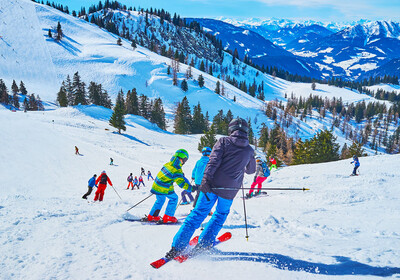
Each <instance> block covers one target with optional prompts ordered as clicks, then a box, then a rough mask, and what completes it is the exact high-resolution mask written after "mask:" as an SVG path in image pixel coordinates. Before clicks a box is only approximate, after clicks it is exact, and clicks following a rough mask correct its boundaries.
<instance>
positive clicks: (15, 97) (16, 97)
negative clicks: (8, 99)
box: [13, 93, 19, 109]
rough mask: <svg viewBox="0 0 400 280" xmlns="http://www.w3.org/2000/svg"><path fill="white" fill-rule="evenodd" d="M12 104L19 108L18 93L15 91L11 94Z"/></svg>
mask: <svg viewBox="0 0 400 280" xmlns="http://www.w3.org/2000/svg"><path fill="white" fill-rule="evenodd" d="M13 106H14V107H15V108H16V109H19V98H18V95H17V94H16V93H14V94H13Z"/></svg>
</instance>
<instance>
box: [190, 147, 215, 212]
mask: <svg viewBox="0 0 400 280" xmlns="http://www.w3.org/2000/svg"><path fill="white" fill-rule="evenodd" d="M201 154H202V155H203V156H202V157H201V158H200V159H199V160H198V161H197V162H196V165H195V166H194V169H193V171H192V180H194V183H195V184H196V187H195V189H196V190H197V192H196V198H195V199H194V203H193V208H194V207H196V203H197V200H198V199H199V195H200V191H199V187H200V184H201V180H202V179H203V175H204V170H205V169H206V165H207V163H208V161H209V160H210V154H211V148H210V147H204V148H203V149H202V150H201Z"/></svg>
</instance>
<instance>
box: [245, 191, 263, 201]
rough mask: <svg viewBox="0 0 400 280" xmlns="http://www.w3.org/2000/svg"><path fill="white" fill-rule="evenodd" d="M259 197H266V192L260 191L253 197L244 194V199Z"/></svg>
mask: <svg viewBox="0 0 400 280" xmlns="http://www.w3.org/2000/svg"><path fill="white" fill-rule="evenodd" d="M259 195H262V196H261V197H265V196H268V193H267V192H266V191H261V192H259V193H257V192H256V193H255V195H252V196H249V194H246V195H245V197H244V199H250V198H253V197H257V196H259Z"/></svg>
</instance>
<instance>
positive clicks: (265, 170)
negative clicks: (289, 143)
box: [261, 161, 271, 177]
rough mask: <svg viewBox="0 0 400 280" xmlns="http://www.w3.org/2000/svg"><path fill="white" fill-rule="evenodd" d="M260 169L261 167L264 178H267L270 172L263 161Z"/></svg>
mask: <svg viewBox="0 0 400 280" xmlns="http://www.w3.org/2000/svg"><path fill="white" fill-rule="evenodd" d="M261 167H262V170H263V173H264V177H269V175H270V174H271V172H270V171H269V168H268V165H267V164H266V163H265V162H264V161H263V162H261Z"/></svg>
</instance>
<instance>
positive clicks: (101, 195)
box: [99, 186, 106, 201]
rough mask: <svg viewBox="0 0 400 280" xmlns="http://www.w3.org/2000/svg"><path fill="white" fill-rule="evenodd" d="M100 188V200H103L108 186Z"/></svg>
mask: <svg viewBox="0 0 400 280" xmlns="http://www.w3.org/2000/svg"><path fill="white" fill-rule="evenodd" d="M99 189H100V197H99V201H103V197H104V191H105V190H106V186H104V187H99Z"/></svg>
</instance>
